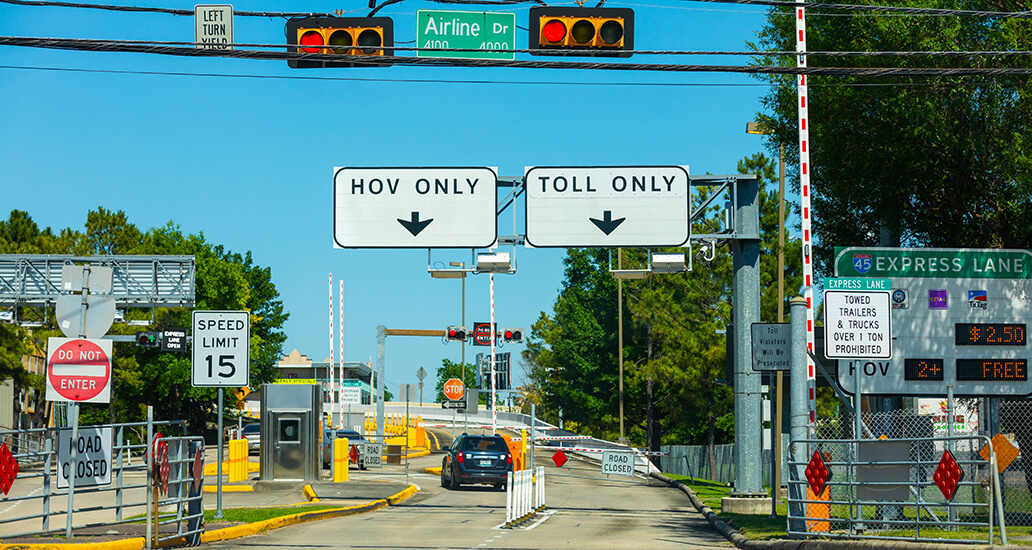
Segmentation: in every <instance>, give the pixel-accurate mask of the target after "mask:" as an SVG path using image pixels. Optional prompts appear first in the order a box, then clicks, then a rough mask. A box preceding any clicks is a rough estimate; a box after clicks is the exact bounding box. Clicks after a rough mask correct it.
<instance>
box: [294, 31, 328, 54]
mask: <svg viewBox="0 0 1032 550" xmlns="http://www.w3.org/2000/svg"><path fill="white" fill-rule="evenodd" d="M298 43H299V44H300V45H302V46H322V45H323V37H322V34H321V33H319V32H318V31H307V32H305V33H304V34H302V35H301V38H300V39H299V40H298ZM301 49H302V50H303V51H304V52H306V53H319V51H320V50H322V48H321V47H320V48H301Z"/></svg>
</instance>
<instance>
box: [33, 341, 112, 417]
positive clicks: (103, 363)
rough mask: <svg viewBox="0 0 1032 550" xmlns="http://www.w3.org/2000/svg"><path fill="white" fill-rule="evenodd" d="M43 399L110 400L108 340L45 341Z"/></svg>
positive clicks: (109, 344) (84, 401) (95, 401)
mask: <svg viewBox="0 0 1032 550" xmlns="http://www.w3.org/2000/svg"><path fill="white" fill-rule="evenodd" d="M47 351H48V353H47V377H46V378H47V401H75V402H79V403H110V402H111V340H89V339H85V338H50V339H49V340H47Z"/></svg>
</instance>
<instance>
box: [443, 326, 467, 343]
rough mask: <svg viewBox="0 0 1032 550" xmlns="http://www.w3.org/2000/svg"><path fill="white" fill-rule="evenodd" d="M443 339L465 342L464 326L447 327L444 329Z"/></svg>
mask: <svg viewBox="0 0 1032 550" xmlns="http://www.w3.org/2000/svg"><path fill="white" fill-rule="evenodd" d="M444 339H445V340H447V341H449V342H465V341H466V327H448V328H446V329H444Z"/></svg>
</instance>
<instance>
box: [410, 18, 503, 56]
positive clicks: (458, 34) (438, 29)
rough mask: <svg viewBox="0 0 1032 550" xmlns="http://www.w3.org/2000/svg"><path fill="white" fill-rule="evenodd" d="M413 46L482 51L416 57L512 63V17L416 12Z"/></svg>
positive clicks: (421, 52) (427, 52)
mask: <svg viewBox="0 0 1032 550" xmlns="http://www.w3.org/2000/svg"><path fill="white" fill-rule="evenodd" d="M416 46H417V47H419V48H442V49H448V48H452V49H463V50H482V51H469V52H452V51H424V50H419V51H417V52H416V57H450V58H456V59H508V60H513V59H516V52H514V51H510V52H492V51H483V50H512V49H513V48H515V46H516V14H515V13H505V12H482V11H448V10H417V11H416Z"/></svg>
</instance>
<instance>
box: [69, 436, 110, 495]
mask: <svg viewBox="0 0 1032 550" xmlns="http://www.w3.org/2000/svg"><path fill="white" fill-rule="evenodd" d="M60 433H61V435H60V439H58V443H57V461H58V463H59V465H58V474H57V488H58V489H67V488H68V479H69V478H70V477H72V476H75V487H76V488H79V487H92V486H96V485H111V426H107V427H95V428H79V437H78V438H76V439H75V440H73V439H72V430H71V429H70V428H67V429H63V430H61V432H60ZM72 447H75V464H72Z"/></svg>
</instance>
